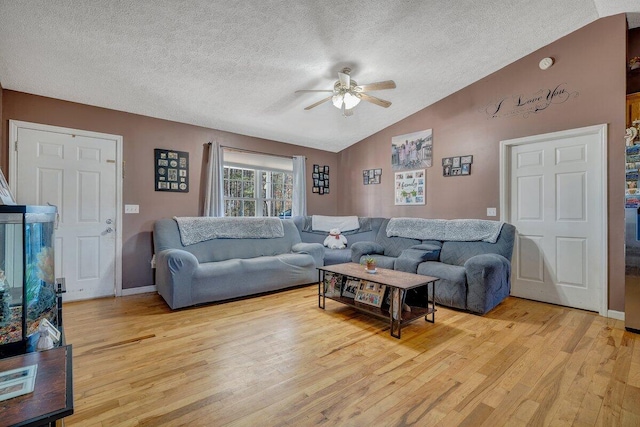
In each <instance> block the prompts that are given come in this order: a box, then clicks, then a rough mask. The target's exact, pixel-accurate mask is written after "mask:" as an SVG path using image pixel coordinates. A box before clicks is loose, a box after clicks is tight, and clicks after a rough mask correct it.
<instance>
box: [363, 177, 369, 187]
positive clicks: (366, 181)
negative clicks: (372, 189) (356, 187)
mask: <svg viewBox="0 0 640 427" xmlns="http://www.w3.org/2000/svg"><path fill="white" fill-rule="evenodd" d="M362 183H363V184H364V185H369V175H365V176H363V177H362Z"/></svg>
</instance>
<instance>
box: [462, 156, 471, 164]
mask: <svg viewBox="0 0 640 427" xmlns="http://www.w3.org/2000/svg"><path fill="white" fill-rule="evenodd" d="M471 163H473V156H460V164H463V165H470V164H471Z"/></svg>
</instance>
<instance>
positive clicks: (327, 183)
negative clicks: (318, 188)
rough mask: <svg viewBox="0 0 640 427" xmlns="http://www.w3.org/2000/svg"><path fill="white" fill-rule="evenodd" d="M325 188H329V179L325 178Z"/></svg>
mask: <svg viewBox="0 0 640 427" xmlns="http://www.w3.org/2000/svg"><path fill="white" fill-rule="evenodd" d="M324 188H325V190H327V189H328V188H329V180H325V182H324Z"/></svg>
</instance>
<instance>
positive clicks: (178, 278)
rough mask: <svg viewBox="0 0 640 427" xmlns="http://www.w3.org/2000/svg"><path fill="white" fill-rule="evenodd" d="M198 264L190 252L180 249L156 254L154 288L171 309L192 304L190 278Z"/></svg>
mask: <svg viewBox="0 0 640 427" xmlns="http://www.w3.org/2000/svg"><path fill="white" fill-rule="evenodd" d="M199 265H200V264H199V262H198V259H197V258H196V257H195V256H194V255H193V254H192V253H191V252H187V251H183V250H180V249H166V250H164V251H160V252H159V253H157V254H156V289H157V290H158V293H159V294H160V295H162V297H163V298H164V299H165V301H166V302H167V304H169V307H171V308H172V309H176V308H181V307H187V306H190V305H192V303H191V280H192V277H193V273H194V272H195V271H196V269H197V268H198V266H199Z"/></svg>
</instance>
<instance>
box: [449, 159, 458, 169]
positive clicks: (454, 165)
mask: <svg viewBox="0 0 640 427" xmlns="http://www.w3.org/2000/svg"><path fill="white" fill-rule="evenodd" d="M451 166H453V167H454V168H459V167H460V157H454V158H453V163H451Z"/></svg>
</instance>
